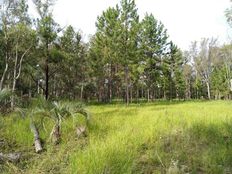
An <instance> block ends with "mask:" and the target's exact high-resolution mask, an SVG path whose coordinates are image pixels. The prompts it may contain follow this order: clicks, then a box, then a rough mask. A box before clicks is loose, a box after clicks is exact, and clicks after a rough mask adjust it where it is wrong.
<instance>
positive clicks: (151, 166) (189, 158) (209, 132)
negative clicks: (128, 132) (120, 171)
mask: <svg viewBox="0 0 232 174" xmlns="http://www.w3.org/2000/svg"><path fill="white" fill-rule="evenodd" d="M173 172H174V173H175V172H177V173H196V174H199V173H200V174H201V173H214V174H217V173H218V174H219V173H231V172H232V121H230V122H228V123H220V124H203V123H196V124H193V125H192V126H191V127H190V128H188V129H186V130H181V129H179V130H177V129H176V130H172V131H171V132H170V133H168V134H166V135H161V136H160V137H157V138H156V140H155V141H153V143H146V144H144V145H143V146H142V147H141V148H140V155H139V157H138V158H137V159H136V161H135V166H134V168H133V173H144V174H145V173H173Z"/></svg>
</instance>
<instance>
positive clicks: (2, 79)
mask: <svg viewBox="0 0 232 174" xmlns="http://www.w3.org/2000/svg"><path fill="white" fill-rule="evenodd" d="M8 67H9V64H8V62H6V65H5V69H4V72H3V74H2V78H1V82H0V90H2V89H3V82H4V80H5V77H6V72H7V71H8Z"/></svg>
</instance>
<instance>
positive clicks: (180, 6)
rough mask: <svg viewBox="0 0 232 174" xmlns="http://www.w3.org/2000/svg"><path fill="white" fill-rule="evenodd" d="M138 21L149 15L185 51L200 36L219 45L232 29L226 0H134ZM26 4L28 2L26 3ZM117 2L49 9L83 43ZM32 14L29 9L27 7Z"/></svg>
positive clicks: (60, 2) (71, 1)
mask: <svg viewBox="0 0 232 174" xmlns="http://www.w3.org/2000/svg"><path fill="white" fill-rule="evenodd" d="M135 1H136V4H137V8H138V13H139V15H140V18H143V16H144V14H145V13H146V12H147V13H152V14H153V15H154V16H155V17H156V19H157V20H160V21H161V22H162V23H163V24H164V26H165V27H166V28H167V30H168V34H169V36H170V39H171V40H173V41H174V43H175V44H177V45H178V46H179V47H180V48H181V49H183V50H187V49H188V48H189V45H190V43H191V42H192V41H195V40H196V41H200V40H201V38H204V37H215V38H218V40H219V42H220V43H221V44H223V43H228V42H230V40H232V34H231V33H232V28H230V27H229V26H228V24H227V22H226V18H225V15H224V14H225V10H226V9H227V8H229V7H230V6H231V5H232V3H230V0H135ZM29 3H31V2H30V1H29ZM118 3H120V0H57V1H56V5H55V6H54V7H53V8H54V10H53V14H54V18H55V20H56V22H58V23H59V24H60V25H61V26H62V27H65V26H68V25H72V26H73V27H74V28H75V29H76V30H81V31H82V33H83V35H84V40H85V41H87V40H88V38H89V36H90V35H93V34H94V33H95V31H96V28H95V22H96V20H97V16H99V15H101V14H102V12H103V11H104V10H106V9H107V8H108V7H110V6H111V7H112V6H115V5H116V4H118ZM30 13H31V14H32V15H33V14H34V11H33V7H31V8H30Z"/></svg>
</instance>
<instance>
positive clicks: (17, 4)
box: [0, 0, 232, 106]
mask: <svg viewBox="0 0 232 174" xmlns="http://www.w3.org/2000/svg"><path fill="white" fill-rule="evenodd" d="M33 2H34V5H35V7H36V11H37V14H38V18H37V19H33V18H31V17H30V16H29V14H28V8H29V7H28V5H27V4H28V3H27V1H26V0H19V1H11V0H7V1H4V5H3V6H2V10H1V23H0V26H1V27H0V28H1V31H0V32H1V33H0V47H1V49H0V50H1V52H0V57H1V59H0V77H1V79H0V80H1V81H0V90H3V89H8V90H10V91H12V92H13V93H14V94H16V96H17V97H18V98H23V99H28V98H31V97H36V96H39V95H44V96H45V98H46V99H51V100H52V99H72V100H81V101H90V100H97V101H99V102H111V101H112V100H123V101H125V102H126V103H127V104H129V103H130V102H133V101H139V100H140V99H143V100H147V101H150V100H156V99H168V100H172V99H186V100H188V99H230V98H231V83H232V81H231V79H232V77H231V76H232V72H231V70H232V45H231V44H225V45H219V43H218V40H217V39H215V38H203V39H202V40H201V41H198V42H197V41H194V42H192V43H191V44H190V48H189V50H181V49H180V48H178V46H177V45H176V44H175V43H173V42H172V41H171V40H170V38H169V35H168V30H167V29H166V28H165V26H164V25H163V24H162V22H161V21H159V20H158V19H156V18H155V16H154V15H153V14H146V15H145V17H144V18H143V19H141V18H140V16H139V15H138V12H137V11H138V9H137V7H136V4H135V1H134V0H122V1H121V3H120V4H118V5H116V6H115V7H109V8H108V9H107V10H105V11H104V12H103V13H102V15H100V16H98V17H97V21H96V33H95V34H94V35H93V36H92V37H91V38H90V39H89V42H88V43H85V42H84V41H83V39H82V35H81V33H80V32H79V31H75V29H74V27H72V26H67V27H62V26H60V25H59V24H58V23H56V21H54V18H53V14H52V9H53V5H54V3H55V2H54V1H53V0H46V1H42V0H34V1H33ZM225 15H226V17H227V19H228V22H229V24H230V23H231V10H230V9H228V10H226V12H225ZM15 102H16V100H15V99H14V97H11V105H12V106H14V103H15Z"/></svg>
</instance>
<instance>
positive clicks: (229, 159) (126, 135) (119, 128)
mask: <svg viewBox="0 0 232 174" xmlns="http://www.w3.org/2000/svg"><path fill="white" fill-rule="evenodd" d="M231 108H232V102H230V101H211V102H206V101H205V102H202V101H197V102H196V101H195V102H194V101H192V102H164V101H162V102H156V103H149V104H145V103H143V104H132V105H130V106H129V107H126V106H125V105H123V104H113V105H96V106H95V105H90V106H89V108H88V109H89V110H90V112H91V113H92V118H91V122H90V124H89V127H88V137H87V138H77V137H76V135H75V125H76V124H82V123H80V121H81V120H72V119H68V120H66V121H65V122H64V124H63V127H62V143H61V144H60V145H58V146H52V145H50V144H49V143H48V142H47V143H46V151H45V152H43V153H42V154H40V155H37V154H33V155H32V156H31V158H30V159H27V160H26V162H25V161H24V163H23V164H24V165H22V166H20V165H16V167H18V168H19V171H22V172H23V173H78V174H79V173H80V174H82V173H83V174H102V173H105V174H107V173H109V174H127V173H128V174H129V173H230V172H232V109H231ZM0 120H1V124H0V131H1V133H0V134H1V137H4V138H6V139H8V140H12V141H13V142H14V143H15V144H17V147H16V149H17V148H18V149H19V150H20V147H24V148H25V147H28V149H30V150H31V151H33V148H31V147H32V142H33V141H32V140H33V137H32V135H31V134H30V130H29V126H28V124H29V121H28V120H27V119H24V120H22V119H18V118H17V116H11V117H5V118H1V119H0ZM51 125H52V124H51V123H49V122H48V123H46V129H47V130H44V129H43V130H42V133H41V134H42V137H43V139H44V140H45V141H46V137H48V135H49V133H50V129H51V127H52V126H51ZM8 150H9V149H8ZM0 169H1V168H0Z"/></svg>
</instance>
